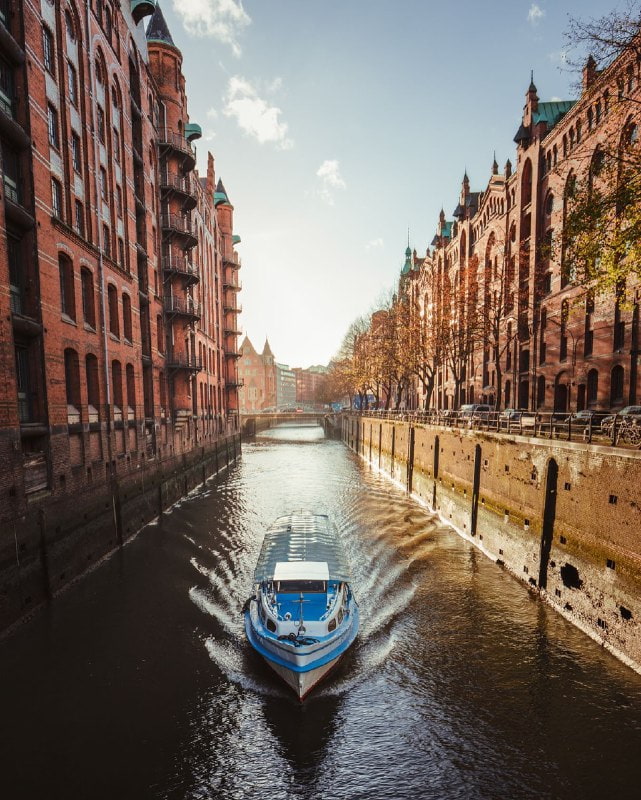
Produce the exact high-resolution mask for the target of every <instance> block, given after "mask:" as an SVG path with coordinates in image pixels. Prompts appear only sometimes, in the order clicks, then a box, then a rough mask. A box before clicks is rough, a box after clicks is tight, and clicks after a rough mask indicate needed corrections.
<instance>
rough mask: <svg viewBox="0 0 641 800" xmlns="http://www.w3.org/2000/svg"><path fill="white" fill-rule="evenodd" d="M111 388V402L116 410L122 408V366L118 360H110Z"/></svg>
mask: <svg viewBox="0 0 641 800" xmlns="http://www.w3.org/2000/svg"><path fill="white" fill-rule="evenodd" d="M111 389H112V394H113V404H114V406H115V408H114V410H115V409H118V411H121V410H122V366H121V365H120V361H118V360H114V361H112V362H111Z"/></svg>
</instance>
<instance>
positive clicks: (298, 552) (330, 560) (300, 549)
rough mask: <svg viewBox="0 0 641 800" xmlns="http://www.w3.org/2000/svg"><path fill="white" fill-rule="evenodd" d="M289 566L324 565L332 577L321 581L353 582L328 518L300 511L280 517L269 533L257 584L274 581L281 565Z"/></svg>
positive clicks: (259, 565)
mask: <svg viewBox="0 0 641 800" xmlns="http://www.w3.org/2000/svg"><path fill="white" fill-rule="evenodd" d="M289 562H296V563H298V564H303V563H308V564H309V563H311V562H313V563H319V562H321V563H324V564H326V565H327V574H328V576H329V577H328V578H322V579H320V578H319V580H334V581H349V580H350V576H349V569H348V566H347V561H346V559H345V555H344V553H343V548H342V547H341V543H340V539H339V537H338V535H337V533H336V532H335V530H334V529H333V527H332V526H331V525H330V522H329V517H328V516H327V515H326V514H313V513H312V512H311V511H296V512H294V513H292V514H286V515H285V516H283V517H278V519H277V520H275V521H274V522H273V523H272V524H271V525H270V526H269V528H268V529H267V531H266V533H265V539H264V541H263V546H262V549H261V551H260V555H259V556H258V563H257V564H256V569H255V571H254V581H255V582H256V583H262V582H263V581H271V580H274V579H275V577H276V567H277V565H283V564H285V563H289ZM281 568H282V566H281ZM277 580H282V578H280V579H277Z"/></svg>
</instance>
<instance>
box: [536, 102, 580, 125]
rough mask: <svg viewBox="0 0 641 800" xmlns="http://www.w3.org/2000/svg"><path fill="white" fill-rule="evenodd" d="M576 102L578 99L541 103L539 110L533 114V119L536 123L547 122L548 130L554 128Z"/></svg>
mask: <svg viewBox="0 0 641 800" xmlns="http://www.w3.org/2000/svg"><path fill="white" fill-rule="evenodd" d="M575 102H576V100H558V101H554V102H549V103H539V107H538V109H537V111H535V112H534V114H532V120H533V122H534V124H535V125H537V124H538V123H539V122H545V123H546V125H547V126H548V130H552V128H553V127H554V126H555V125H556V123H557V122H558V121H559V120H560V119H561V117H562V116H563V115H564V114H566V113H567V112H568V111H569V110H570V109H571V108H572V106H573V105H574V104H575Z"/></svg>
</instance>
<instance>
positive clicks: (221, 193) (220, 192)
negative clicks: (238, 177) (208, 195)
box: [214, 178, 231, 206]
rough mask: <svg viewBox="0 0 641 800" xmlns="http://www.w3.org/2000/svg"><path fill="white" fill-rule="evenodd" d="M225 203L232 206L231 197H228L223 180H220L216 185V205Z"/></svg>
mask: <svg viewBox="0 0 641 800" xmlns="http://www.w3.org/2000/svg"><path fill="white" fill-rule="evenodd" d="M223 203H224V204H225V205H227V206H230V205H231V203H230V202H229V197H227V192H226V190H225V186H224V184H223V181H222V178H219V179H218V184H217V185H216V191H215V192H214V205H216V206H218V205H221V204H223Z"/></svg>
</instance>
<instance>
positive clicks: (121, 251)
mask: <svg viewBox="0 0 641 800" xmlns="http://www.w3.org/2000/svg"><path fill="white" fill-rule="evenodd" d="M118 265H119V266H120V268H121V269H124V270H126V269H127V264H126V262H125V243H124V242H123V240H122V239H121V238H120V237H118Z"/></svg>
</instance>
